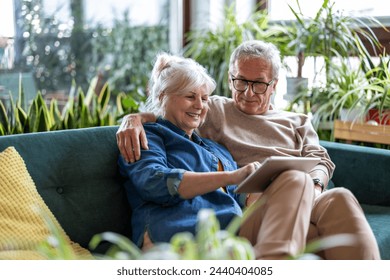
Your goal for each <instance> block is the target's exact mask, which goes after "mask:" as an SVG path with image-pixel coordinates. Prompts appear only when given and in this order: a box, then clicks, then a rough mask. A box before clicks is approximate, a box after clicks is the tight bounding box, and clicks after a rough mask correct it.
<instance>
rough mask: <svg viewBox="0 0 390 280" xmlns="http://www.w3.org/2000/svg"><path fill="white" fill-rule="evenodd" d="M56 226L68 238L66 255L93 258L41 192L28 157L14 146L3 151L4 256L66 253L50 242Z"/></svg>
mask: <svg viewBox="0 0 390 280" xmlns="http://www.w3.org/2000/svg"><path fill="white" fill-rule="evenodd" d="M53 228H55V230H56V231H57V235H59V237H60V238H58V239H59V240H62V241H63V242H65V245H66V250H68V251H67V252H68V254H67V255H65V256H68V257H69V256H74V257H75V258H77V259H80V258H82V259H85V258H91V254H90V253H89V251H88V250H86V249H84V248H82V247H81V246H79V245H78V244H77V243H74V242H72V241H71V240H70V239H69V237H68V236H67V235H66V233H65V231H64V230H63V229H62V227H61V226H60V224H59V222H58V221H57V219H56V218H55V217H54V215H53V214H52V212H51V211H50V209H49V208H48V207H47V205H46V204H45V202H44V200H43V199H42V197H41V196H40V195H39V193H38V191H37V189H36V186H35V184H34V182H33V180H32V178H31V176H30V174H29V173H28V171H27V167H26V165H25V163H24V160H23V159H22V157H21V156H20V155H19V153H18V152H17V151H16V149H15V148H14V147H8V148H7V149H5V150H4V151H3V152H1V153H0V259H47V258H50V256H51V257H53V258H61V257H64V255H63V254H61V253H59V251H58V250H59V248H56V246H55V245H54V246H52V245H53V244H52V243H53V242H50V240H53V236H52V234H53ZM54 243H55V242H54ZM50 244H51V245H50ZM39 248H41V250H40V249H39ZM69 249H70V251H71V252H70V254H69ZM66 250H65V251H66ZM50 254H51V255H50Z"/></svg>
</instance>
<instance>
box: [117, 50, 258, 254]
mask: <svg viewBox="0 0 390 280" xmlns="http://www.w3.org/2000/svg"><path fill="white" fill-rule="evenodd" d="M149 89H150V95H149V97H148V100H147V105H146V106H147V110H148V111H150V112H153V113H154V114H155V115H156V116H158V118H157V121H156V123H147V124H145V133H146V137H147V140H148V144H149V145H148V146H149V147H148V149H146V150H142V152H141V153H142V159H141V160H139V161H137V162H134V163H128V162H127V161H126V160H124V158H123V157H122V156H120V158H119V167H120V171H121V174H122V175H123V176H124V177H125V178H126V182H125V188H126V191H127V195H128V200H129V203H130V205H131V207H132V225H133V226H132V228H133V235H132V240H133V241H134V242H135V243H136V244H137V245H138V246H140V247H142V248H149V247H150V246H151V245H152V244H153V243H156V242H169V240H170V238H171V237H172V236H173V235H174V234H175V233H177V232H183V231H188V232H192V233H195V226H196V222H197V214H198V212H199V210H200V209H202V208H212V209H214V211H215V214H216V217H217V218H218V220H219V222H220V225H221V227H222V228H224V227H226V226H227V225H228V224H229V222H230V221H231V220H232V218H233V217H234V216H236V215H242V210H241V209H242V207H243V206H244V202H245V198H244V197H241V196H242V195H241V196H240V195H238V194H236V193H234V189H235V187H236V184H238V183H239V182H241V181H242V180H243V179H244V178H246V177H247V176H248V175H249V174H250V173H251V172H253V171H254V169H255V164H256V163H250V164H248V165H246V166H244V167H242V168H240V169H237V165H236V163H235V162H234V160H233V158H232V157H231V155H230V153H229V152H228V151H227V150H226V149H225V148H224V147H223V146H221V145H219V144H217V143H216V142H213V141H211V140H209V139H205V138H201V137H200V136H199V135H197V133H196V132H195V129H196V128H198V127H199V126H200V125H201V124H202V123H203V121H204V119H205V117H206V114H207V111H208V98H209V96H210V94H211V93H212V92H213V91H214V89H215V81H214V80H213V79H212V78H211V77H210V76H209V75H208V74H207V72H206V70H205V69H204V68H203V67H202V66H201V65H199V64H198V63H196V62H195V61H194V60H192V59H188V58H182V57H178V56H172V55H169V54H166V53H162V54H160V55H158V56H157V60H156V62H155V65H154V68H153V71H152V74H151V78H150V84H149Z"/></svg>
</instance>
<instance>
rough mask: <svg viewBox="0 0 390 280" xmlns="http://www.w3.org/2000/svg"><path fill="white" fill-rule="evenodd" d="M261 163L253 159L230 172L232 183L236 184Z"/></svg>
mask: <svg viewBox="0 0 390 280" xmlns="http://www.w3.org/2000/svg"><path fill="white" fill-rule="evenodd" d="M260 166H261V164H260V163H259V162H258V161H254V162H252V163H249V164H247V165H245V166H243V167H241V168H239V169H237V170H235V171H233V172H232V184H234V185H238V184H239V183H241V182H242V181H244V179H245V178H246V177H248V176H249V175H250V174H252V173H253V172H254V171H255V170H256V169H257V168H259V167H260Z"/></svg>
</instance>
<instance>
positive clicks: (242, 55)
mask: <svg viewBox="0 0 390 280" xmlns="http://www.w3.org/2000/svg"><path fill="white" fill-rule="evenodd" d="M250 58H262V59H265V60H266V61H268V62H269V63H270V64H271V66H272V76H273V77H272V78H273V79H277V78H278V77H279V69H280V67H281V60H280V52H279V50H278V49H277V48H276V47H275V45H273V44H271V43H266V42H263V41H259V40H250V41H245V42H243V43H242V44H241V45H239V46H238V47H237V48H236V49H235V50H234V51H233V53H232V54H231V56H230V62H229V71H232V70H233V68H234V64H235V63H236V61H238V60H246V59H250Z"/></svg>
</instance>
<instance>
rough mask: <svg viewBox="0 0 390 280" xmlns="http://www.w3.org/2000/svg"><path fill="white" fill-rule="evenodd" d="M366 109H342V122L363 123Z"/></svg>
mask: <svg viewBox="0 0 390 280" xmlns="http://www.w3.org/2000/svg"><path fill="white" fill-rule="evenodd" d="M363 116H364V108H352V109H345V108H343V109H341V111H340V120H341V121H343V122H360V123H361V122H363V120H364V118H363Z"/></svg>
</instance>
